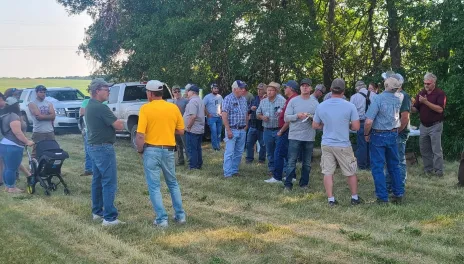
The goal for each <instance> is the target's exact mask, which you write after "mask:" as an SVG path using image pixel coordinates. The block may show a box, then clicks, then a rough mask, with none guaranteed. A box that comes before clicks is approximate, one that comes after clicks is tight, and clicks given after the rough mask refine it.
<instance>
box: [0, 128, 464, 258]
mask: <svg viewBox="0 0 464 264" xmlns="http://www.w3.org/2000/svg"><path fill="white" fill-rule="evenodd" d="M57 140H58V141H59V143H60V144H61V146H62V148H63V149H65V150H67V151H68V152H69V154H70V156H71V158H70V159H68V160H66V161H65V163H64V166H63V173H64V174H65V176H64V178H65V180H66V181H67V183H68V185H69V188H70V190H71V195H70V196H65V195H64V194H63V189H62V187H61V186H59V188H58V190H57V191H56V192H53V193H52V195H51V196H50V197H46V196H45V195H44V194H43V190H42V189H41V188H40V187H38V190H37V194H35V195H28V194H19V195H10V194H7V193H4V192H1V193H0V200H1V202H0V226H1V228H0V237H1V239H0V263H211V264H212V263H216V264H218V263H464V238H463V236H462V231H463V229H464V203H463V202H462V201H463V200H464V190H462V189H457V188H455V187H454V184H455V182H456V172H457V167H458V164H457V162H447V163H446V174H445V177H444V178H443V179H438V178H435V177H431V178H427V177H425V176H421V174H420V171H421V167H420V166H418V165H415V166H410V167H409V168H408V171H409V176H408V183H407V197H406V201H405V204H404V205H401V206H395V205H389V206H379V205H377V204H375V203H369V202H372V201H373V200H374V199H375V198H374V195H373V181H372V177H371V175H370V173H368V172H364V171H363V172H360V173H359V189H360V190H359V194H360V195H361V196H362V197H363V198H364V199H365V200H367V202H368V203H366V204H363V205H360V206H356V207H352V206H350V204H349V201H350V200H349V199H350V193H349V190H348V188H347V185H346V183H345V179H344V178H343V177H342V176H341V175H340V173H339V172H338V171H337V175H336V182H335V194H336V198H338V200H339V202H340V205H339V206H337V207H335V208H329V207H328V206H327V200H326V197H325V194H324V188H323V185H322V175H321V173H320V168H319V164H318V163H319V158H318V157H316V158H315V159H314V160H313V163H312V170H311V176H310V185H311V187H310V189H309V191H308V192H304V191H302V190H300V189H299V188H298V187H296V188H294V191H293V192H292V193H290V194H287V193H284V192H283V190H282V185H280V184H277V185H271V184H265V183H264V182H263V180H264V179H266V178H267V176H266V167H265V166H263V165H258V164H251V165H249V164H244V163H242V165H241V169H240V171H241V174H242V175H243V176H241V177H237V178H232V179H224V178H223V177H222V159H223V157H222V154H220V153H217V152H213V151H211V148H210V144H209V143H208V142H205V143H204V145H203V150H204V152H203V153H204V163H205V164H204V168H203V170H201V171H194V172H190V171H188V170H186V169H185V168H184V167H177V176H178V179H179V183H180V186H181V191H182V195H183V201H184V207H185V210H186V213H187V224H186V225H182V226H179V225H176V224H175V223H174V222H173V221H172V218H171V219H170V222H169V224H170V226H169V228H167V229H157V228H154V227H153V226H152V221H153V219H154V213H153V209H152V206H151V203H150V201H149V198H148V192H147V187H146V183H145V178H144V174H143V168H142V162H141V159H140V157H139V155H138V154H136V153H135V152H134V150H133V149H132V148H131V147H130V144H129V140H127V139H118V141H117V144H116V152H117V159H118V179H119V192H118V194H117V199H116V205H117V207H118V209H119V211H120V219H121V220H123V221H126V222H127V225H125V226H119V227H113V228H103V227H102V226H101V225H100V224H99V223H95V222H92V220H91V211H90V184H91V177H81V176H79V174H80V173H81V172H82V167H83V159H84V153H83V151H82V140H81V137H80V135H75V134H74V135H71V134H70V135H61V136H58V137H57ZM298 173H299V172H298ZM24 182H25V180H24V177H23V176H22V179H21V182H20V184H19V185H20V187H23V186H24V184H25V183H24ZM162 192H163V198H164V204H165V205H166V207H167V210H168V211H169V214H170V215H172V206H171V200H170V197H169V194H168V191H167V187H166V185H165V184H164V181H163V187H162Z"/></svg>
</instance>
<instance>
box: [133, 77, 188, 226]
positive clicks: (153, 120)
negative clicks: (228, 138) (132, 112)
mask: <svg viewBox="0 0 464 264" xmlns="http://www.w3.org/2000/svg"><path fill="white" fill-rule="evenodd" d="M164 85H165V84H164V83H162V82H160V81H157V80H152V81H149V82H148V83H147V86H146V89H147V98H148V101H149V103H148V104H144V105H143V106H142V107H141V108H140V113H139V123H138V126H137V137H136V142H135V143H136V145H137V152H139V153H141V154H143V169H144V171H145V179H146V181H147V185H148V192H149V194H150V200H151V203H152V205H153V207H154V209H155V214H156V219H155V220H154V221H153V225H154V226H157V227H167V226H168V215H167V213H166V210H165V209H164V206H163V196H162V195H161V188H160V187H161V182H160V176H161V171H163V174H164V179H165V181H166V185H167V186H168V188H169V192H170V193H171V199H172V207H173V209H174V221H176V222H177V223H179V224H184V223H185V222H186V220H185V212H184V209H183V207H182V195H181V193H180V188H179V184H178V183H177V178H176V166H175V156H174V151H175V146H176V140H175V137H174V133H175V134H177V135H182V134H184V121H183V120H182V115H181V114H180V111H179V108H178V107H177V106H176V105H174V104H171V103H168V102H166V101H164V100H163V86H164Z"/></svg>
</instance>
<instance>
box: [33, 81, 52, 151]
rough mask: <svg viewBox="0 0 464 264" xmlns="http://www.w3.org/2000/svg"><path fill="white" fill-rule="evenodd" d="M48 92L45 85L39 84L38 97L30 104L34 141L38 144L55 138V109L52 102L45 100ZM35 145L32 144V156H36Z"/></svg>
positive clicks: (36, 90) (36, 88)
mask: <svg viewBox="0 0 464 264" xmlns="http://www.w3.org/2000/svg"><path fill="white" fill-rule="evenodd" d="M46 92H47V88H45V86H43V85H37V86H36V87H35V93H36V99H35V100H34V101H32V102H30V103H29V105H28V108H29V111H30V112H31V116H32V141H34V143H36V144H37V143H39V142H40V141H43V140H55V129H54V127H53V121H54V120H55V109H54V108H53V105H52V103H50V102H48V101H47V100H45V96H46ZM35 146H36V145H34V146H32V157H35Z"/></svg>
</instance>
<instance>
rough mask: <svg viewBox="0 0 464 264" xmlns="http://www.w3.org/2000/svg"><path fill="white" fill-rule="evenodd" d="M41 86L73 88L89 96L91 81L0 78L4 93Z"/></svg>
mask: <svg viewBox="0 0 464 264" xmlns="http://www.w3.org/2000/svg"><path fill="white" fill-rule="evenodd" d="M39 84H42V85H45V87H73V88H77V89H79V90H80V91H81V92H82V93H84V94H88V93H87V87H88V85H89V84H90V80H72V79H15V78H0V92H2V93H3V92H5V90H6V89H8V88H34V87H36V86H37V85H39Z"/></svg>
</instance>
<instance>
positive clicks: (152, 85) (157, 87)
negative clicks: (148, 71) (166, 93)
mask: <svg viewBox="0 0 464 264" xmlns="http://www.w3.org/2000/svg"><path fill="white" fill-rule="evenodd" d="M164 85H165V84H164V83H163V82H160V81H158V80H151V81H148V82H147V85H146V86H145V89H147V90H148V91H153V92H158V91H162V90H163V86H164Z"/></svg>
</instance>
